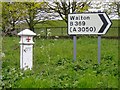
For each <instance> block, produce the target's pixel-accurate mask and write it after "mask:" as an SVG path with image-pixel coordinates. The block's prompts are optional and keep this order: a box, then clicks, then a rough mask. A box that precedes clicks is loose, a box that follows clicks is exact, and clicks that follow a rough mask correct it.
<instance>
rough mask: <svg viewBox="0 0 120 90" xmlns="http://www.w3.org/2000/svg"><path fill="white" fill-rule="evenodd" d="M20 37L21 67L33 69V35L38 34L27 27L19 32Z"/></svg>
mask: <svg viewBox="0 0 120 90" xmlns="http://www.w3.org/2000/svg"><path fill="white" fill-rule="evenodd" d="M18 35H19V36H21V39H20V42H19V43H20V68H21V69H24V70H26V69H28V68H29V69H30V70H31V69H32V65H33V44H34V42H33V36H35V35H36V33H34V32H33V31H31V30H29V29H25V30H23V31H21V32H19V33H18Z"/></svg>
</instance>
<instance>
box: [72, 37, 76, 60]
mask: <svg viewBox="0 0 120 90" xmlns="http://www.w3.org/2000/svg"><path fill="white" fill-rule="evenodd" d="M73 61H76V35H74V36H73Z"/></svg>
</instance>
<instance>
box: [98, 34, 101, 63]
mask: <svg viewBox="0 0 120 90" xmlns="http://www.w3.org/2000/svg"><path fill="white" fill-rule="evenodd" d="M100 60H101V35H98V64H100Z"/></svg>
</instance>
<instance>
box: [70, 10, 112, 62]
mask: <svg viewBox="0 0 120 90" xmlns="http://www.w3.org/2000/svg"><path fill="white" fill-rule="evenodd" d="M111 24H112V23H111V21H110V19H109V17H108V16H107V14H106V13H103V12H100V13H81V14H68V34H69V35H73V36H74V38H73V40H75V36H76V35H79V34H88V35H89V34H92V35H93V34H97V35H98V63H100V44H101V35H103V34H105V33H106V32H107V31H108V29H109V28H110V26H111ZM74 48H76V46H75V41H74ZM75 55H76V52H75V49H74V60H76V58H75Z"/></svg>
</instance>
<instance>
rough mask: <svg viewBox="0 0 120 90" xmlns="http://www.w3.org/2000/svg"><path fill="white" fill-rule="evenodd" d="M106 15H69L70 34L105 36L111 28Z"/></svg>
mask: <svg viewBox="0 0 120 90" xmlns="http://www.w3.org/2000/svg"><path fill="white" fill-rule="evenodd" d="M111 24H112V23H111V21H110V19H109V17H108V16H107V15H106V13H81V14H68V34H69V35H77V34H105V33H106V32H107V31H108V29H109V28H110V26H111Z"/></svg>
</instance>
